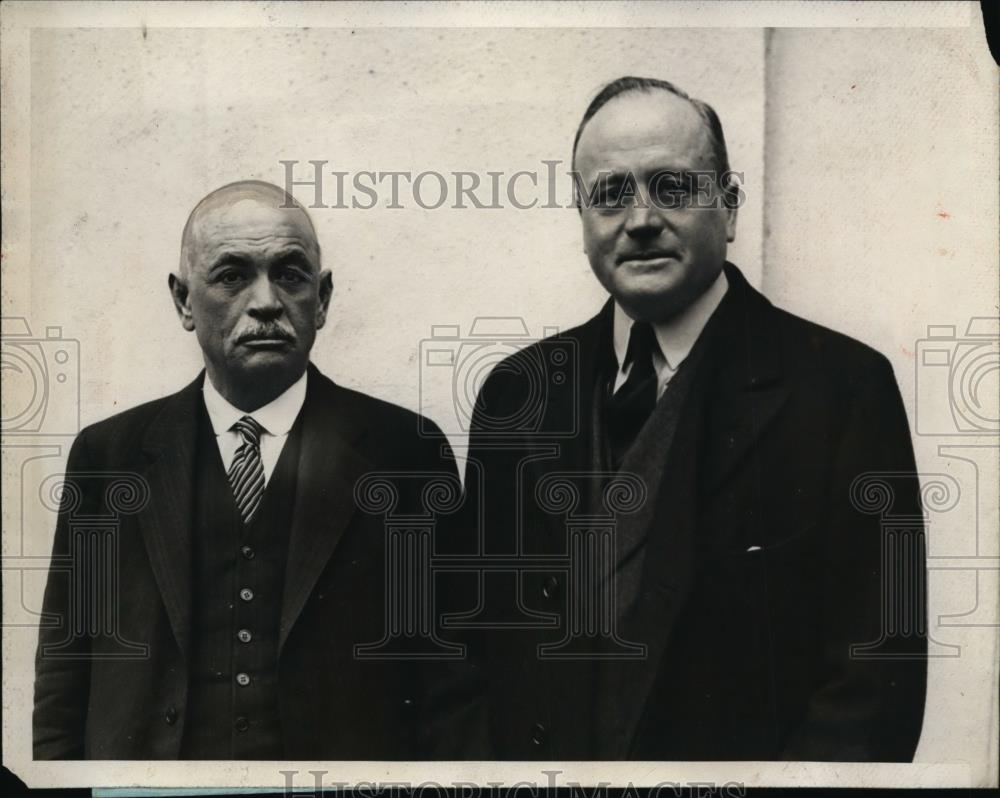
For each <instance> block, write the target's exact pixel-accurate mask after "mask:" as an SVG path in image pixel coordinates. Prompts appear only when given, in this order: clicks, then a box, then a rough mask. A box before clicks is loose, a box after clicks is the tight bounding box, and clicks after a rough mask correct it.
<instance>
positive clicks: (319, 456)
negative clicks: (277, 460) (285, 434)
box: [278, 365, 374, 652]
mask: <svg viewBox="0 0 1000 798" xmlns="http://www.w3.org/2000/svg"><path fill="white" fill-rule="evenodd" d="M301 422H302V438H301V440H302V443H301V447H300V453H299V466H298V474H297V478H296V489H295V504H294V509H293V512H292V518H291V531H290V536H289V543H288V564H287V568H286V571H285V588H284V595H283V596H282V603H281V627H280V631H279V639H278V650H279V652H280V651H281V648H282V647H283V646H284V644H285V641H286V640H287V639H288V634H289V632H290V631H291V629H292V626H293V625H294V624H295V620H296V619H297V618H298V616H299V614H300V613H301V612H302V608H303V606H304V605H305V603H306V600H307V599H308V598H309V594H310V593H311V592H312V590H313V587H314V586H315V584H316V580H317V579H318V578H319V576H320V574H321V573H322V571H323V569H324V568H325V567H326V565H327V562H329V560H330V557H331V555H332V554H333V551H334V549H335V548H336V547H337V544H338V543H339V541H340V539H341V537H343V534H344V530H345V529H347V526H348V524H349V523H350V520H351V517H352V516H353V515H354V511H355V501H354V485H355V483H356V482H357V480H358V478H359V477H360V476H362V475H363V474H365V473H366V472H367V471H370V470H372V469H373V468H374V465H373V464H372V463H371V462H370V461H368V460H367V459H366V458H365V457H364V456H363V455H362V454H361V453H360V452H359V451H358V450H357V448H356V446H357V443H358V442H359V441H360V440H361V439H362V438H363V436H364V434H365V430H366V427H365V422H364V420H363V418H362V417H361V414H360V412H359V408H358V406H357V405H356V404H355V403H354V402H352V401H351V398H350V393H349V392H347V391H345V390H344V389H342V388H339V387H337V386H336V385H334V383H333V382H331V381H330V380H329V379H327V378H326V377H324V376H323V375H322V374H321V373H320V372H319V370H318V369H317V368H316V367H315V366H312V365H310V366H309V382H308V388H307V391H306V401H305V403H304V404H303V406H302V419H301Z"/></svg>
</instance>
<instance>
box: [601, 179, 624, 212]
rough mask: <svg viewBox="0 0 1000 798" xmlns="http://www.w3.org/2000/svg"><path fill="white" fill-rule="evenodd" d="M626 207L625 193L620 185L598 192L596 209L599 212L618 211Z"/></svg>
mask: <svg viewBox="0 0 1000 798" xmlns="http://www.w3.org/2000/svg"><path fill="white" fill-rule="evenodd" d="M624 205H625V192H624V191H623V190H622V186H620V185H611V186H605V187H603V188H601V189H599V190H598V191H597V194H596V196H595V197H594V207H595V208H597V209H598V210H604V211H617V210H621V209H622V207H623V206H624Z"/></svg>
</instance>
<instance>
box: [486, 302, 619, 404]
mask: <svg viewBox="0 0 1000 798" xmlns="http://www.w3.org/2000/svg"><path fill="white" fill-rule="evenodd" d="M606 310H607V308H606V307H605V309H604V310H601V311H600V312H599V313H598V314H597V315H596V316H593V317H592V318H590V319H588V320H587V321H585V322H583V323H582V324H578V325H576V326H575V327H570V328H569V329H567V330H565V331H561V332H557V333H554V334H552V335H547V336H545V337H544V338H539V339H537V340H535V341H532V342H530V343H523V344H522V343H521V342H514V343H515V346H516V348H515V349H514V351H513V352H511V353H510V354H509V355H507V356H506V357H504V358H502V359H501V360H499V361H496V362H495V365H494V367H493V369H492V370H491V371H490V373H489V376H488V377H487V379H486V380H485V382H484V385H483V389H484V390H487V391H499V390H502V389H503V388H505V387H509V386H511V385H517V386H522V387H523V386H524V385H525V384H530V385H532V386H535V384H536V383H537V382H538V381H539V380H541V381H542V382H545V383H546V384H547V383H548V382H549V380H551V379H552V378H555V380H556V384H557V385H558V384H563V383H564V382H565V378H566V377H568V376H571V375H573V374H576V373H578V371H579V368H580V364H581V363H582V362H583V361H584V360H585V359H586V358H592V357H594V355H595V352H594V348H595V344H596V342H597V335H598V333H599V331H600V328H601V324H602V320H603V317H604V315H605V313H606ZM560 374H561V375H562V378H560V376H559V375H560ZM536 387H537V386H536Z"/></svg>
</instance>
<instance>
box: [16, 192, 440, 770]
mask: <svg viewBox="0 0 1000 798" xmlns="http://www.w3.org/2000/svg"><path fill="white" fill-rule="evenodd" d="M169 285H170V292H171V295H172V297H173V301H174V304H175V306H176V309H177V314H178V316H179V317H180V320H181V324H182V325H183V327H184V329H185V330H188V331H193V332H194V333H195V335H196V336H197V339H198V344H199V346H200V347H201V351H202V354H203V356H204V361H205V369H204V371H203V372H202V373H201V374H199V375H198V377H197V378H196V379H195V380H194V381H193V382H192V383H191V384H190V385H188V386H187V387H186V388H184V389H183V390H181V391H180V392H179V393H176V394H174V395H172V396H168V397H166V398H163V399H158V400H156V401H153V402H150V403H148V404H145V405H142V406H140V407H137V408H134V409H132V410H129V411H126V412H124V413H120V414H118V415H116V416H113V417H112V418H109V419H107V420H106V421H103V422H100V423H98V424H95V425H93V426H91V427H88V428H86V429H85V430H83V432H81V433H80V435H79V437H78V438H77V440H76V441H75V443H74V445H73V447H72V450H71V452H70V455H69V462H68V465H67V485H68V488H67V490H65V491H64V498H63V504H62V507H61V510H60V514H59V520H58V523H57V528H56V535H55V543H54V547H53V564H52V568H51V570H50V575H49V580H48V585H47V587H46V591H45V599H44V607H43V610H44V616H43V617H44V620H43V623H42V627H41V633H40V641H39V648H38V656H37V668H36V681H35V711H34V754H35V758H36V759H80V758H89V759H220V760H226V759H266V760H274V759H409V758H413V757H416V756H418V755H419V751H418V750H417V742H416V741H417V737H418V730H419V727H420V723H421V721H420V718H421V713H422V706H421V704H422V702H421V695H422V687H421V676H420V674H419V673H418V671H417V670H416V669H415V668H414V667H413V665H412V664H411V663H410V662H406V661H401V660H391V659H364V658H358V657H356V656H355V646H356V645H358V644H366V643H373V642H377V641H379V640H380V639H381V638H382V636H383V634H384V625H385V620H384V619H385V612H386V602H385V599H384V595H385V587H386V585H385V578H384V574H383V570H384V551H383V547H384V534H383V519H382V518H381V517H378V516H376V515H371V514H366V513H363V512H361V511H360V510H358V509H356V506H355V500H354V490H355V486H356V484H357V482H358V480H359V478H360V477H362V476H363V475H365V474H367V473H370V472H374V471H378V472H391V473H395V474H407V475H411V476H414V477H421V476H422V477H423V478H424V479H425V481H426V480H433V479H444V480H450V481H452V483H455V480H457V476H456V474H455V466H454V463H453V460H452V457H451V453H450V451H449V450H448V447H447V444H446V442H445V439H444V438H443V436H441V435H440V434H437V433H436V434H432V435H429V436H428V435H423V436H421V435H418V430H419V429H421V426H420V423H421V419H419V418H418V417H417V416H415V415H414V414H412V413H409V412H408V411H405V410H403V409H401V408H398V407H395V406H393V405H390V404H387V403H385V402H381V401H379V400H376V399H373V398H371V397H368V396H365V395H363V394H360V393H357V392H355V391H350V390H347V389H346V388H342V387H340V386H338V385H335V384H334V383H333V382H332V381H330V380H329V379H327V378H326V377H324V376H323V375H322V374H321V373H320V372H319V371H318V370H317V369H316V367H315V366H313V365H311V364H310V363H309V353H310V350H311V349H312V345H313V342H314V340H315V337H316V333H317V331H318V330H319V329H321V328H322V327H323V325H324V323H325V321H326V315H327V310H328V308H329V304H330V297H331V294H332V292H333V282H332V279H331V275H330V272H329V271H324V270H323V269H322V268H321V263H320V248H319V244H318V242H317V240H316V234H315V231H314V229H313V226H312V223H311V221H310V219H309V217H308V215H307V213H306V212H305V210H304V209H303V208H302V207H301V206H299V205H298V204H297V203H296V202H295V201H294V200H293V199H292V198H291V197H290V196H288V195H287V194H286V193H285V192H284V191H283V190H282V189H280V188H277V187H276V186H272V185H269V184H267V183H261V182H257V181H244V182H240V183H234V184H231V185H227V186H224V187H222V188H220V189H218V190H216V191H214V192H212V193H211V194H209V195H208V196H207V197H205V199H203V200H202V201H201V202H200V203H198V205H197V206H196V207H195V209H194V211H193V212H192V213H191V216H190V217H189V219H188V222H187V224H186V226H185V228H184V234H183V239H182V244H181V258H180V265H179V268H178V271H177V272H176V273H175V274H171V275H170V278H169ZM115 480H117V481H118V484H119V486H121V485H123V484H125V485H131V486H132V487H131V489H132V490H133V493H132V497H133V499H134V501H132V503H131V504H129V502H128V501H123V500H122V496H123V494H122V491H121V490H120V489H116V488H115V486H114V485H113V484H111V483H112V482H114V481H115ZM422 484H423V483H421V480H420V479H419V478H414V479H412V480H406V481H404V482H403V483H402V486H401V488H400V490H399V497H398V504H397V508H398V510H399V511H400V512H407V511H411V512H414V511H420V510H421V509H422V508H421V506H420V504H419V495H418V494H419V491H420V488H421V485H422ZM405 485H412V487H411V488H406V487H405ZM81 519H84V522H83V524H81ZM95 527H100V528H102V529H104V530H105V533H106V534H100V533H99V531H100V530H98V532H95ZM98 562H103V563H104V564H105V565H104V567H103V568H101V567H98V565H97V564H96V563H98Z"/></svg>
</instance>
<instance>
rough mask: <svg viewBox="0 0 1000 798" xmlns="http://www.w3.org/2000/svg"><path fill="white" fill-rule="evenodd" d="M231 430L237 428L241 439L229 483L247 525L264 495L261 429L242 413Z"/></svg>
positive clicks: (230, 470) (231, 467)
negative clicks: (241, 416)
mask: <svg viewBox="0 0 1000 798" xmlns="http://www.w3.org/2000/svg"><path fill="white" fill-rule="evenodd" d="M230 429H233V430H236V432H238V433H239V434H240V437H241V438H242V439H243V442H242V443H241V444H240V445H239V448H238V449H237V450H236V455H235V457H233V462H232V464H231V465H230V466H229V484H230V485H231V486H232V488H233V497H234V498H235V499H236V506H237V507H238V508H239V510H240V515H241V516H242V517H243V523H244V524H249V523H250V520H251V519H252V518H253V514H254V513H255V512H256V511H257V507H258V506H259V505H260V499H261V497H262V496H263V495H264V463H263V462H262V461H261V459H260V435H261V433H262V432H263V431H264V428H263V427H262V426H261V425H260V424H258V423H257V422H256V421H254V419H253V418H251V417H250V416H243V418H241V419H240V420H239V421H237V422H236V423H235V424H233V426H232V427H230Z"/></svg>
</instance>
